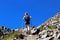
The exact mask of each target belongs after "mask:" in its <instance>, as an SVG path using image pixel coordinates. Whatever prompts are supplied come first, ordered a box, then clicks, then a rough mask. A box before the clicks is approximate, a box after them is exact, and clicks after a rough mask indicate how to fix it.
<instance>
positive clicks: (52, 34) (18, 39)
mask: <svg viewBox="0 0 60 40" xmlns="http://www.w3.org/2000/svg"><path fill="white" fill-rule="evenodd" d="M16 31H17V32H18V33H19V34H18V33H17V32H16ZM15 33H17V34H16V35H15V37H13V38H10V40H60V12H59V13H57V14H56V15H55V16H53V17H51V18H49V19H48V20H47V21H46V22H45V23H43V24H41V25H40V26H38V27H37V28H35V27H34V26H33V27H32V28H31V29H30V30H29V31H26V28H23V29H22V28H20V29H17V30H15V32H14V34H15ZM11 35H12V34H11Z"/></svg>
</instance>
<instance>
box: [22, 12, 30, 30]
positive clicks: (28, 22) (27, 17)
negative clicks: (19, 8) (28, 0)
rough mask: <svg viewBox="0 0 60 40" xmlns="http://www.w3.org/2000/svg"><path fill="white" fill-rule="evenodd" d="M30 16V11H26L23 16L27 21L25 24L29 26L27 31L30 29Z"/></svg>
mask: <svg viewBox="0 0 60 40" xmlns="http://www.w3.org/2000/svg"><path fill="white" fill-rule="evenodd" d="M30 18H31V16H29V15H28V13H27V12H26V13H25V16H24V17H23V19H24V21H25V25H26V28H27V31H28V30H30Z"/></svg>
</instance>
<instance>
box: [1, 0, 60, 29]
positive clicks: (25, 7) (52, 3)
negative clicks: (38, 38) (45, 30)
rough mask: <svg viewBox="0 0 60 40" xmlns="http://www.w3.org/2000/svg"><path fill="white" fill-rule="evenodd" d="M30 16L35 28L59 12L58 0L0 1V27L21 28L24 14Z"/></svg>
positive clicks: (59, 1) (59, 2)
mask: <svg viewBox="0 0 60 40" xmlns="http://www.w3.org/2000/svg"><path fill="white" fill-rule="evenodd" d="M26 11H27V12H28V13H29V15H31V16H32V19H31V26H33V25H35V26H36V27H37V26H38V25H40V24H42V23H44V22H45V21H46V20H47V19H48V18H50V17H52V16H54V15H55V14H56V13H57V12H60V0H0V26H6V27H7V28H11V29H16V28H23V27H24V25H25V24H24V21H23V19H22V18H23V16H24V14H25V12H26Z"/></svg>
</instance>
